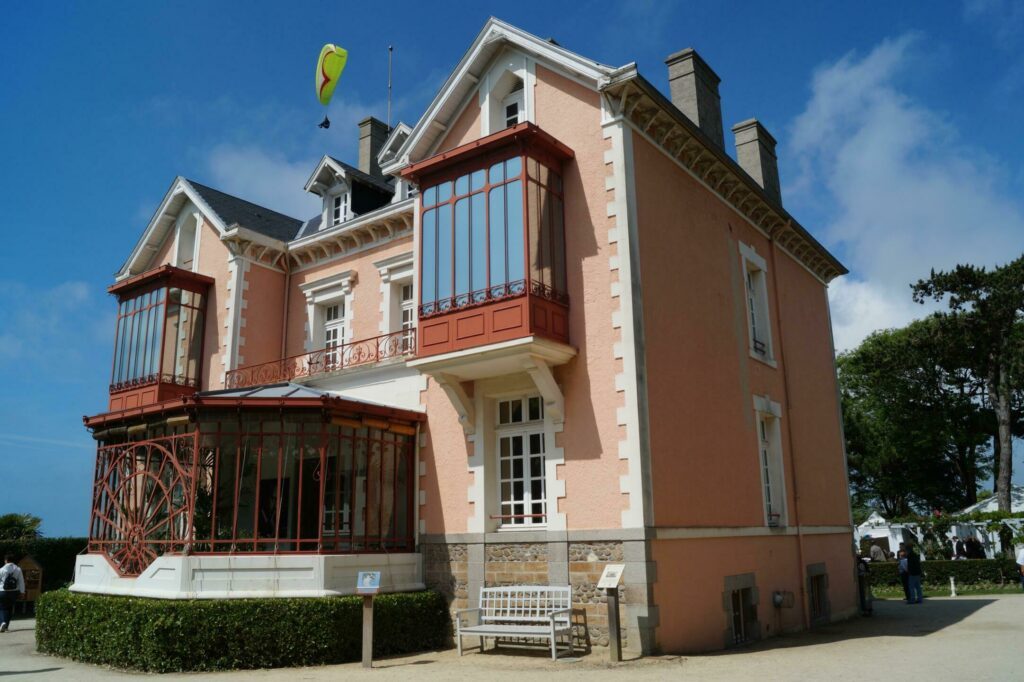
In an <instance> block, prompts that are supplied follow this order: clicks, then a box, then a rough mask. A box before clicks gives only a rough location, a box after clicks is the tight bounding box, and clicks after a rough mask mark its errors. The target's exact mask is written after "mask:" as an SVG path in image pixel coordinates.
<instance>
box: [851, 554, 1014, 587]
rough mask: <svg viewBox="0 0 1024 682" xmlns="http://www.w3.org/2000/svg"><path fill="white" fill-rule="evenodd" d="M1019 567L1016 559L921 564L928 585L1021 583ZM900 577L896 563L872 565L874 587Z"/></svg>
mask: <svg viewBox="0 0 1024 682" xmlns="http://www.w3.org/2000/svg"><path fill="white" fill-rule="evenodd" d="M1018 570H1019V569H1018V567H1017V564H1016V563H1014V561H1013V559H967V560H961V561H922V562H921V572H922V573H923V576H922V579H921V582H922V583H924V584H925V585H935V586H940V587H941V586H948V585H949V578H950V576H952V577H954V578H956V584H957V585H958V586H959V585H975V584H978V583H993V584H997V585H999V584H1002V583H1006V582H1011V583H1012V582H1013V581H1015V580H1019V578H1018V575H1019V573H1018ZM899 584H900V577H899V572H898V571H897V568H896V562H895V561H886V562H885V563H872V564H871V585H872V586H876V587H877V586H883V585H899Z"/></svg>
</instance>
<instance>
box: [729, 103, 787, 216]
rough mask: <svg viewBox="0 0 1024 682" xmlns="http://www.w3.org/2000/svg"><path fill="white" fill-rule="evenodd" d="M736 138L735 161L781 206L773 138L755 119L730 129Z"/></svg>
mask: <svg viewBox="0 0 1024 682" xmlns="http://www.w3.org/2000/svg"><path fill="white" fill-rule="evenodd" d="M732 132H733V134H734V135H735V136H736V161H737V163H739V164H740V168H742V169H743V170H745V171H746V172H747V174H748V175H750V177H752V178H754V180H756V181H757V184H759V185H761V187H762V188H764V191H765V193H766V194H767V195H768V196H770V197H772V198H773V199H775V200H776V201H778V202H779V205H781V204H782V191H781V190H780V189H779V161H778V159H777V158H776V157H775V138H774V137H772V135H771V133H769V132H768V131H767V130H766V129H765V127H764V126H763V125H761V122H760V121H758V120H757V119H756V118H751V119H747V120H746V121H743V122H742V123H737V124H736V125H734V126H733V127H732Z"/></svg>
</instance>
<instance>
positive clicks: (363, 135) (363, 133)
mask: <svg viewBox="0 0 1024 682" xmlns="http://www.w3.org/2000/svg"><path fill="white" fill-rule="evenodd" d="M390 132H391V131H390V130H389V129H388V126H387V124H386V123H384V122H383V121H378V120H377V119H375V118H374V117H373V116H367V117H366V118H364V119H363V120H362V121H360V122H359V170H361V171H363V172H364V173H369V174H370V175H373V176H375V177H378V178H379V177H383V174H382V173H381V172H380V164H378V163H377V154H379V153H380V150H381V147H383V146H384V142H386V141H387V139H388V134H389V133H390Z"/></svg>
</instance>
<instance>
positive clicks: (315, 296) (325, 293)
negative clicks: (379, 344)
mask: <svg viewBox="0 0 1024 682" xmlns="http://www.w3.org/2000/svg"><path fill="white" fill-rule="evenodd" d="M355 281H356V274H355V272H353V271H352V270H346V271H345V272H342V273H340V274H337V275H333V276H331V277H325V278H324V279H319V280H316V281H314V282H309V283H307V284H302V285H300V286H299V289H300V290H301V291H302V293H303V294H304V295H305V297H306V352H313V351H318V350H320V349H322V348H325V347H326V344H325V343H324V341H325V339H326V334H327V329H328V321H327V309H328V307H330V306H331V305H334V304H337V305H338V307H339V313H340V312H341V311H342V310H344V313H343V314H342V315H341V321H340V322H336V321H333V320H332V321H331V325H330V326H333V327H335V328H337V329H338V330H339V332H338V333H339V336H340V337H341V338H342V339H344V340H345V341H351V339H352V318H353V315H352V311H353V307H352V303H353V298H354V297H353V291H352V290H353V286H354V284H355Z"/></svg>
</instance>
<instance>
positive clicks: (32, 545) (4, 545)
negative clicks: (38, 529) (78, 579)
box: [0, 538, 88, 592]
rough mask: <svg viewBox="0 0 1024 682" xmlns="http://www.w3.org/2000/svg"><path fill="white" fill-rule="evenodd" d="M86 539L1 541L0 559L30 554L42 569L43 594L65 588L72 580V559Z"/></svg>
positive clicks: (73, 570)
mask: <svg viewBox="0 0 1024 682" xmlns="http://www.w3.org/2000/svg"><path fill="white" fill-rule="evenodd" d="M87 543H88V540H87V539H86V538H36V539H35V540H0V559H2V558H3V556H4V555H5V554H7V553H8V552H9V553H11V554H13V555H14V556H16V557H18V559H19V560H21V558H22V557H24V556H27V555H32V557H33V558H34V559H35V560H36V561H38V562H39V565H40V566H42V568H43V592H46V591H47V590H56V589H59V588H61V587H65V586H67V584H68V583H70V582H71V581H72V580H74V577H75V557H76V556H77V555H78V554H80V553H81V552H82V550H83V549H85V546H86V544H87Z"/></svg>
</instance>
